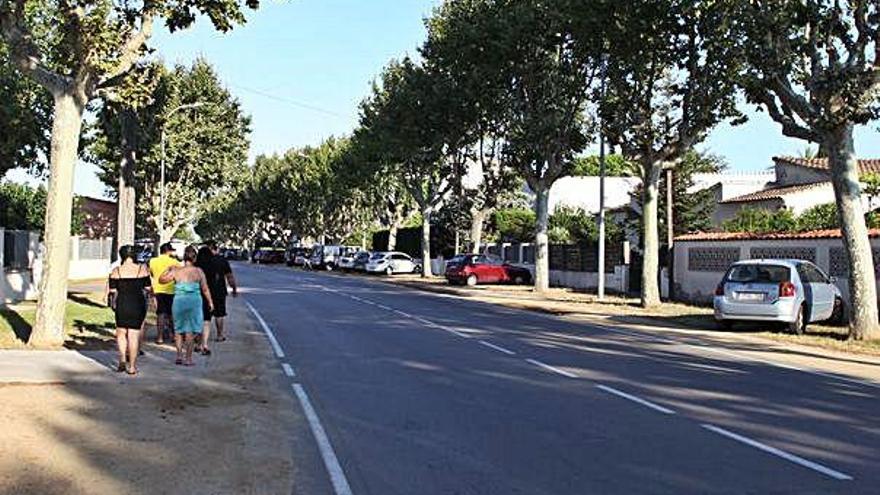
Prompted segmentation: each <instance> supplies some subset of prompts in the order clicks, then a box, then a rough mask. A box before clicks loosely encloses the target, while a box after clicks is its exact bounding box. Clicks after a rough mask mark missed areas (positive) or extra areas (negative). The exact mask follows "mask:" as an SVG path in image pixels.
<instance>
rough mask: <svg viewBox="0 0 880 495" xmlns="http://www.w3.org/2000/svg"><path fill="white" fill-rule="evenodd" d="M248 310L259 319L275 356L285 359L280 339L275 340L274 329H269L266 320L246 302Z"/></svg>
mask: <svg viewBox="0 0 880 495" xmlns="http://www.w3.org/2000/svg"><path fill="white" fill-rule="evenodd" d="M244 303H245V304H246V305H247V307H248V309H250V310H251V313H253V314H254V317H255V318H256V319H257V322H259V323H260V326H261V327H263V332H265V333H266V337H269V343H271V344H272V349H273V350H274V351H275V355H276V356H278V359H283V358H284V351H282V350H281V346H280V345H279V344H278V339H276V338H275V334H274V333H272V329H271V328H269V325H267V324H266V320H264V319H263V317H262V316H260V313H259V312H258V311H257V308H255V307H254V306H253V305H252V304H251V303H250V302H249V301H245V302H244Z"/></svg>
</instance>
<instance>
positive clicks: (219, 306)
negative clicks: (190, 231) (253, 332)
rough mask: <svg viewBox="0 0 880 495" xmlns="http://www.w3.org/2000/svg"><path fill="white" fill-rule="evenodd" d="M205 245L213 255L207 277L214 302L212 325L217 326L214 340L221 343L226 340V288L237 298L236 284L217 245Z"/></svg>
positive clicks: (210, 243)
mask: <svg viewBox="0 0 880 495" xmlns="http://www.w3.org/2000/svg"><path fill="white" fill-rule="evenodd" d="M207 245H208V247H209V248H211V252H212V253H213V254H214V258H213V260H212V263H211V268H210V274H209V277H208V288H209V289H210V290H211V298H212V299H213V300H214V324H215V325H216V326H217V336H216V337H215V339H214V340H215V341H216V342H223V341H224V340H226V326H225V323H226V296H227V294H228V293H229V292H228V289H227V286H228V287H231V288H232V297H238V284H237V283H236V281H235V275H234V274H233V273H232V267H231V266H230V265H229V261H227V260H226V258H224V257H222V256H220V247H219V246H218V245H217V243H216V242H215V241H208V243H207Z"/></svg>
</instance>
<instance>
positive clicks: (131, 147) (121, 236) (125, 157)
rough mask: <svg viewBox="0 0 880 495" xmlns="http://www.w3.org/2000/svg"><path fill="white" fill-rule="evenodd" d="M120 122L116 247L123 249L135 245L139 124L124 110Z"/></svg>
mask: <svg viewBox="0 0 880 495" xmlns="http://www.w3.org/2000/svg"><path fill="white" fill-rule="evenodd" d="M119 120H120V124H121V126H120V127H121V128H122V161H121V162H120V163H119V191H118V192H117V196H118V201H117V204H116V208H117V214H116V245H117V247H122V246H125V245H132V244H134V237H135V233H134V232H135V191H134V170H135V166H136V159H137V156H136V153H137V152H136V149H137V123H136V121H135V115H134V112H132V111H131V110H130V109H123V110H122V111H121V112H120V114H119Z"/></svg>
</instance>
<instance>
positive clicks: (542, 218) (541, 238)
mask: <svg viewBox="0 0 880 495" xmlns="http://www.w3.org/2000/svg"><path fill="white" fill-rule="evenodd" d="M549 203H550V188H545V187H539V188H535V216H536V217H537V225H536V229H535V291H537V292H545V291H546V290H547V289H549V288H550V259H549V258H550V246H549V244H548V237H547V226H548V224H549V222H550V212H549Z"/></svg>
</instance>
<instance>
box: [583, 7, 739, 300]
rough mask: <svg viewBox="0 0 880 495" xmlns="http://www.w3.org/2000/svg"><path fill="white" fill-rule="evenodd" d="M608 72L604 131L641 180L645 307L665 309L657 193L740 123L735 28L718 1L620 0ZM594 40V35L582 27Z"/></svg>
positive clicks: (607, 40)
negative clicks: (716, 136) (712, 139)
mask: <svg viewBox="0 0 880 495" xmlns="http://www.w3.org/2000/svg"><path fill="white" fill-rule="evenodd" d="M604 17H605V18H606V22H605V28H604V29H603V30H602V32H601V36H602V38H603V40H602V43H603V45H604V49H603V51H604V52H605V57H606V61H607V62H606V63H607V66H606V67H605V69H604V80H605V88H604V90H603V92H602V99H601V101H600V112H601V114H602V123H603V128H604V132H605V133H606V134H607V135H608V137H609V141H610V142H612V143H613V144H615V145H617V146H619V148H620V150H621V153H622V155H623V157H624V158H626V159H627V160H629V161H631V162H633V163H635V164H637V166H638V169H639V173H640V176H641V179H642V188H641V192H642V198H641V206H642V211H641V224H642V249H643V257H642V260H643V262H642V263H643V265H642V280H641V282H642V293H641V303H642V305H643V306H653V305H656V304H659V303H660V289H659V280H658V270H659V250H660V242H659V233H658V215H657V211H658V202H659V199H658V191H659V184H660V176H661V172H662V171H663V170H664V168H666V167H675V166H676V164H677V163H678V162H680V161H681V160H682V158H684V156H685V154H686V153H688V151H689V150H691V148H692V147H693V146H694V145H696V144H698V143H700V142H702V141H703V140H704V139H705V138H706V136H707V135H708V133H709V131H710V130H711V129H712V128H713V127H715V126H716V125H717V124H718V123H720V122H723V121H725V120H728V119H737V118H739V117H740V115H741V114H740V113H739V111H738V110H737V108H736V87H735V80H736V74H737V72H736V71H737V70H738V68H739V66H738V63H737V60H738V58H737V57H736V56H735V54H736V52H735V50H734V46H733V45H732V44H731V43H730V42H729V40H730V34H731V29H732V27H731V25H730V24H729V23H728V21H727V19H726V18H725V11H724V10H723V9H721V8H719V7H718V6H717V2H712V1H703V0H687V1H677V0H657V1H651V2H644V1H640V0H623V1H617V2H614V5H613V8H610V9H607V10H605V14H604ZM578 32H579V35H581V36H584V37H587V38H591V37H595V36H596V32H595V31H593V30H591V29H589V27H580V28H578Z"/></svg>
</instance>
